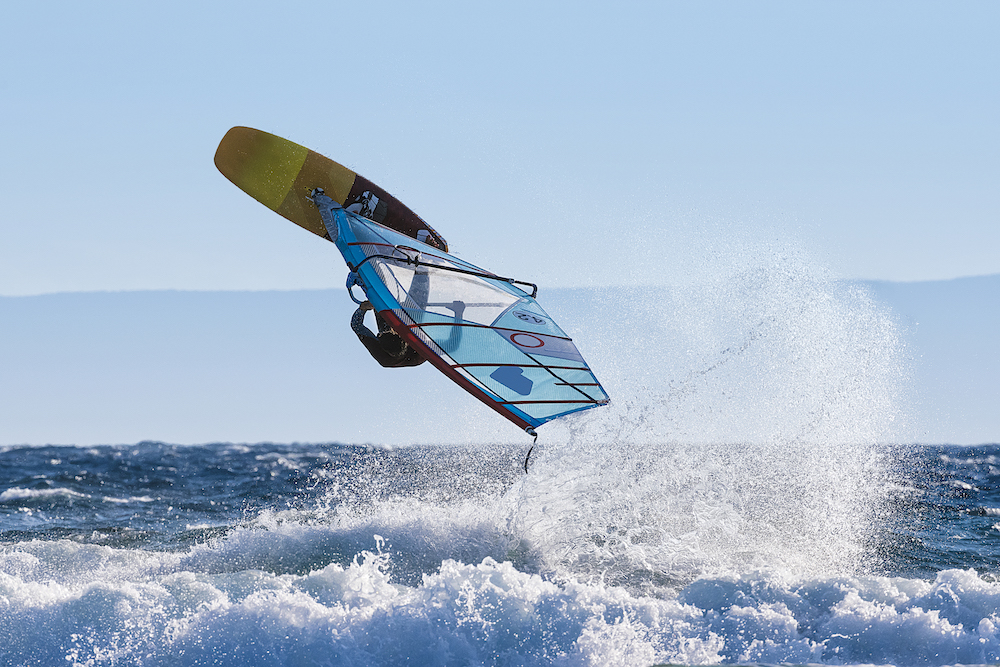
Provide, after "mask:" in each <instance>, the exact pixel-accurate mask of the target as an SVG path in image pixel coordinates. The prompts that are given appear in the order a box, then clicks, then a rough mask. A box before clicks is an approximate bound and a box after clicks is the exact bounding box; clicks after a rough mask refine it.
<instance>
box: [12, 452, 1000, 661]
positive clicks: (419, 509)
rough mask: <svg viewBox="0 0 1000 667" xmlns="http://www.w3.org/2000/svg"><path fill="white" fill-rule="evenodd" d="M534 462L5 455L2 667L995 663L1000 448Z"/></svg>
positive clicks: (447, 456)
mask: <svg viewBox="0 0 1000 667" xmlns="http://www.w3.org/2000/svg"><path fill="white" fill-rule="evenodd" d="M525 454H526V450H525V448H524V447H512V446H477V447H468V446H461V447H458V446H440V447H429V446H422V447H398V448H385V447H373V446H347V445H338V444H308V445H306V444H253V445H234V444H213V445H200V446H177V445H169V444H162V443H152V442H149V443H139V444H136V445H129V446H102V447H71V446H60V447H55V446H47V447H6V448H4V449H3V450H2V452H0V528H2V529H0V638H2V642H0V663H2V664H5V665H397V664H400V665H402V664H407V665H653V664H659V663H682V664H716V663H786V662H791V663H822V664H855V663H870V664H895V665H941V664H959V663H961V664H974V663H991V662H992V663H995V662H998V661H1000V581H998V574H1000V446H998V445H984V446H980V447H957V446H899V445H895V446H865V447H859V446H845V447H840V448H838V447H829V446H823V447H818V446H813V445H800V446H797V447H795V446H788V445H786V446H784V447H781V448H775V447H763V446H755V445H739V444H732V443H730V444H726V445H716V446H706V445H701V446H697V447H695V446H690V445H678V444H666V443H663V444H660V445H657V446H649V447H644V448H635V447H629V448H620V449H616V448H610V447H600V446H591V445H589V444H586V443H585V444H582V445H578V446H573V445H568V446H567V445H560V446H558V447H544V446H543V447H541V451H539V452H536V453H533V454H532V459H531V461H530V468H529V473H528V474H525V473H524V470H523V459H524V455H525ZM624 480H628V483H627V484H626V483H623V482H624Z"/></svg>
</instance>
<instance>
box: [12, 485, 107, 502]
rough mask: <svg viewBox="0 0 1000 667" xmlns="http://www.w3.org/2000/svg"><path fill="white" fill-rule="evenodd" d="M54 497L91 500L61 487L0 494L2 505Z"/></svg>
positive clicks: (13, 489) (83, 494)
mask: <svg viewBox="0 0 1000 667" xmlns="http://www.w3.org/2000/svg"><path fill="white" fill-rule="evenodd" d="M54 497H64V498H89V497H90V496H88V495H87V494H85V493H79V492H77V491H74V490H73V489H65V488H61V487H56V488H54V489H22V488H20V487H16V486H15V487H11V488H9V489H7V490H6V491H4V492H3V493H0V503H4V502H11V501H14V500H34V499H36V498H54Z"/></svg>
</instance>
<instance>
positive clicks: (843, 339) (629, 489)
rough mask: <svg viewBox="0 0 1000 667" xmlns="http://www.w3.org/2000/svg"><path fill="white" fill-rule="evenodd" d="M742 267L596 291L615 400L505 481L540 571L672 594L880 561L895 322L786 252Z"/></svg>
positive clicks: (894, 400) (896, 392)
mask: <svg viewBox="0 0 1000 667" xmlns="http://www.w3.org/2000/svg"><path fill="white" fill-rule="evenodd" d="M754 264H755V265H751V266H748V267H744V268H742V269H740V270H738V271H734V272H733V273H732V274H730V275H727V276H723V277H718V278H716V279H714V280H712V281H709V282H704V283H691V284H687V285H685V286H683V287H680V288H674V289H668V288H649V289H646V290H643V291H640V292H636V291H634V290H605V291H603V292H602V295H601V300H600V302H599V303H598V304H596V305H595V306H594V307H593V317H592V318H590V319H589V327H590V328H589V330H587V333H586V337H587V338H589V339H590V340H594V341H597V344H596V345H595V349H593V350H589V349H588V354H589V355H591V356H592V358H593V363H594V366H595V367H599V368H602V369H603V370H602V377H603V378H604V381H605V383H606V385H607V386H608V389H609V392H610V393H611V395H612V396H613V398H614V400H613V403H612V405H611V406H609V407H607V408H602V409H600V410H593V411H590V412H587V413H583V414H580V415H576V416H571V417H569V418H567V419H565V420H563V421H562V422H561V423H557V424H554V425H553V426H552V427H551V428H550V430H549V432H548V433H546V435H547V436H549V435H551V436H552V440H553V441H554V444H551V445H548V446H545V447H543V448H542V450H541V451H540V453H539V455H538V456H537V458H536V460H535V462H534V467H533V469H532V472H531V474H530V475H529V476H528V477H527V478H525V479H524V480H523V481H522V482H521V483H520V484H519V485H518V487H517V488H515V489H513V490H512V491H511V493H514V494H519V495H520V498H519V499H518V501H517V503H516V505H517V512H519V518H518V524H519V526H520V529H521V530H523V533H524V536H525V539H526V540H527V541H528V542H529V543H531V544H534V545H536V547H537V549H538V551H539V552H540V554H542V557H541V560H542V561H544V562H545V563H546V564H547V567H548V568H549V569H550V571H551V572H553V573H558V574H560V575H563V576H571V577H583V578H585V579H590V580H594V579H601V580H604V581H607V582H609V583H614V584H616V585H625V586H631V587H632V590H636V591H643V592H650V591H658V592H659V593H660V594H670V592H671V591H672V590H674V589H675V588H676V586H678V585H683V584H685V583H687V582H690V581H691V580H693V579H694V578H696V577H698V576H707V575H713V574H717V573H724V572H733V571H737V572H744V571H752V570H755V569H768V570H775V571H786V572H790V573H796V574H818V573H821V572H825V573H831V572H834V573H855V572H859V571H870V570H871V569H873V568H876V567H877V566H878V563H877V554H878V553H879V549H878V548H877V545H876V543H877V542H878V541H879V540H880V539H882V537H883V533H884V529H883V527H882V526H879V525H878V522H877V521H876V516H877V515H878V514H879V513H880V512H881V511H882V508H883V506H884V505H885V504H886V503H887V502H888V500H889V498H888V493H889V489H890V488H891V479H892V477H893V475H894V472H893V471H892V470H891V469H890V468H889V467H888V466H887V465H886V461H885V456H886V452H885V443H886V442H888V441H891V440H892V439H893V437H894V436H895V435H896V434H897V433H898V432H899V427H900V425H901V423H902V419H901V415H902V413H903V411H902V408H901V405H900V400H901V389H902V386H903V382H904V379H905V365H904V364H903V361H902V354H901V352H902V343H901V340H900V338H899V336H898V335H897V332H896V328H895V325H894V323H893V321H892V318H891V317H890V315H889V314H888V313H886V312H885V311H883V310H882V309H880V308H879V306H878V305H877V304H875V303H874V302H873V301H872V300H871V299H870V297H869V296H868V295H867V294H865V293H864V292H863V291H861V290H858V289H855V288H853V287H851V286H850V285H847V284H844V283H840V282H838V281H835V280H833V279H832V278H831V277H830V276H829V275H828V274H827V272H825V271H824V270H822V269H820V268H817V267H815V265H813V264H811V263H809V262H808V261H807V260H806V259H805V258H803V257H802V256H801V255H800V254H799V253H794V252H789V251H781V252H777V251H776V252H772V253H770V254H764V255H762V256H760V257H758V258H757V260H756V261H755V262H754ZM580 305H581V304H577V307H579V306H580ZM599 314H603V315H599Z"/></svg>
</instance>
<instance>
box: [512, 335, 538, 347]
mask: <svg viewBox="0 0 1000 667" xmlns="http://www.w3.org/2000/svg"><path fill="white" fill-rule="evenodd" d="M519 339H527V340H519ZM510 342H512V343H515V344H517V345H520V346H521V347H542V346H543V345H545V341H543V340H542V339H541V338H539V337H538V336H532V335H531V334H529V333H521V332H518V333H516V334H511V336H510Z"/></svg>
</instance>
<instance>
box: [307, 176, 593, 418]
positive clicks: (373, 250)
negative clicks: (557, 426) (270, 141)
mask: <svg viewBox="0 0 1000 667" xmlns="http://www.w3.org/2000/svg"><path fill="white" fill-rule="evenodd" d="M313 200H314V203H315V204H316V205H317V207H318V208H319V210H320V214H321V217H322V219H323V222H324V224H325V225H326V227H327V232H328V234H329V235H330V238H331V239H332V240H333V241H334V242H335V243H336V245H337V248H338V249H339V250H340V252H341V254H342V255H343V256H344V260H345V261H346V262H347V265H348V266H349V267H350V268H351V270H352V271H354V272H355V273H357V275H358V276H359V278H360V281H361V283H362V287H363V289H364V290H365V293H366V295H367V298H368V300H369V301H371V303H372V305H373V306H374V308H375V311H376V312H377V313H378V314H379V315H380V316H381V317H382V318H383V319H384V320H385V321H386V322H388V323H389V324H390V325H391V326H392V328H393V330H394V331H395V332H396V333H397V334H399V335H400V336H401V337H402V338H403V339H404V340H406V341H407V343H408V344H409V345H410V346H411V347H413V348H415V349H417V350H418V351H419V352H420V353H421V355H422V356H424V358H425V359H427V360H428V361H430V362H431V363H432V364H433V365H434V366H435V367H437V368H438V369H439V370H440V371H441V372H443V373H444V374H445V375H447V376H448V377H449V378H451V379H452V380H453V381H455V382H456V383H457V384H458V385H460V386H461V387H462V388H463V389H465V390H466V391H468V392H469V393H470V394H472V395H473V396H475V397H476V398H478V399H479V400H481V401H482V402H483V403H485V404H486V405H488V406H490V407H491V408H493V409H494V410H496V411H497V412H499V413H500V414H502V415H503V416H504V417H506V418H507V419H509V420H510V421H512V422H513V423H515V424H517V425H518V426H519V427H521V428H523V429H525V430H527V431H529V432H532V433H533V432H534V431H533V429H534V427H537V426H540V425H542V424H544V423H545V422H548V421H551V420H553V419H556V418H558V417H562V416H564V415H567V414H570V413H572V412H577V411H580V410H586V409H588V408H593V407H597V406H599V405H605V404H607V403H608V395H607V394H606V393H605V391H604V389H603V388H602V387H601V384H600V382H598V380H597V378H596V377H595V376H594V374H593V373H592V372H591V370H590V368H589V366H588V365H587V362H586V361H585V360H584V358H583V356H582V355H581V354H580V352H579V350H577V348H576V346H575V345H574V344H573V341H572V339H570V337H569V336H567V335H566V332H564V331H563V330H562V329H560V328H559V326H558V325H557V324H556V323H555V322H554V321H553V319H552V318H551V317H550V316H549V315H548V313H546V312H545V311H544V310H542V307H541V306H540V305H539V304H538V302H537V301H535V299H534V298H533V296H532V295H531V294H529V293H528V292H526V291H524V290H522V289H521V288H520V287H518V286H517V285H516V284H515V282H516V281H512V280H510V279H506V278H502V277H499V276H496V275H494V274H491V273H489V272H487V271H484V270H482V269H480V268H479V267H476V266H474V265H472V264H469V263H468V262H465V261H463V260H461V259H459V258H457V257H455V256H453V255H450V254H448V253H446V252H444V251H442V250H440V249H438V248H435V247H433V246H430V245H427V244H424V243H421V242H420V241H417V240H415V239H413V238H411V237H409V236H406V235H404V234H401V233H399V232H397V231H394V230H392V229H389V228H387V227H383V226H382V225H380V224H378V223H376V222H373V221H372V220H369V219H367V218H363V217H361V216H359V215H356V214H354V213H352V212H350V211H346V210H344V209H343V208H341V207H340V206H339V205H338V204H337V203H336V202H334V201H333V200H332V199H330V198H329V197H326V196H325V195H323V194H322V193H317V194H315V196H314V199H313ZM519 284H522V285H527V284H526V283H519Z"/></svg>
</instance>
